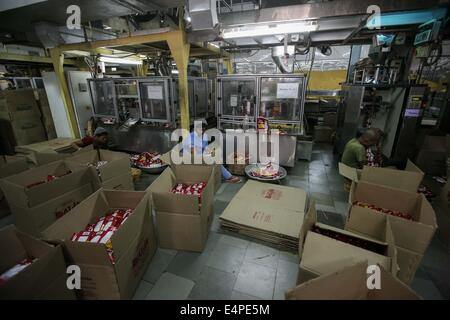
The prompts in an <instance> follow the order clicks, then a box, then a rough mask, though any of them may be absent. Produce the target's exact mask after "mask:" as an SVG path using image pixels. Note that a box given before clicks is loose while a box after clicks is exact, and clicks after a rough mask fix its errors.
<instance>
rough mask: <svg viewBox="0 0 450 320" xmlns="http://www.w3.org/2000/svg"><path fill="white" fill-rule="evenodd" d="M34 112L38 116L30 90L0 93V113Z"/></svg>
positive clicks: (37, 109) (32, 93)
mask: <svg viewBox="0 0 450 320" xmlns="http://www.w3.org/2000/svg"><path fill="white" fill-rule="evenodd" d="M26 111H34V112H35V113H36V114H37V116H38V117H39V116H40V113H39V108H38V106H37V103H36V99H35V97H34V92H33V90H32V89H20V90H3V91H0V112H8V113H11V114H12V113H20V112H26Z"/></svg>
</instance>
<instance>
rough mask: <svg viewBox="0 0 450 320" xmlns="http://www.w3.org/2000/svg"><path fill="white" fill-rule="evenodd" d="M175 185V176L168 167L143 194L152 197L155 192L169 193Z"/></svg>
mask: <svg viewBox="0 0 450 320" xmlns="http://www.w3.org/2000/svg"><path fill="white" fill-rule="evenodd" d="M174 183H175V176H174V174H173V171H172V169H171V168H170V167H168V168H166V169H164V171H163V172H162V173H161V174H160V175H159V176H158V178H156V179H155V181H153V183H152V184H151V185H150V186H149V187H148V188H147V189H145V192H147V193H149V194H150V196H152V194H153V192H155V191H170V189H171V188H172V187H173V185H174Z"/></svg>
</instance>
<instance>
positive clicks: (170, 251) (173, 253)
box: [158, 248, 178, 256]
mask: <svg viewBox="0 0 450 320" xmlns="http://www.w3.org/2000/svg"><path fill="white" fill-rule="evenodd" d="M158 250H159V251H161V252H163V253H167V254H170V255H172V256H174V255H176V254H177V252H178V251H177V250H174V249H163V248H158Z"/></svg>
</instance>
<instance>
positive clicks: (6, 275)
mask: <svg viewBox="0 0 450 320" xmlns="http://www.w3.org/2000/svg"><path fill="white" fill-rule="evenodd" d="M35 260H36V259H30V258H26V259H23V260H22V261H20V262H19V263H18V264H16V265H15V266H14V267H12V268H10V269H8V270H6V271H5V272H3V273H2V274H0V285H2V284H3V283H6V281H8V280H9V279H11V278H12V277H14V276H15V275H17V274H18V273H20V272H21V271H22V270H23V269H25V268H26V267H28V266H29V265H30V264H32V263H33V262H34V261H35Z"/></svg>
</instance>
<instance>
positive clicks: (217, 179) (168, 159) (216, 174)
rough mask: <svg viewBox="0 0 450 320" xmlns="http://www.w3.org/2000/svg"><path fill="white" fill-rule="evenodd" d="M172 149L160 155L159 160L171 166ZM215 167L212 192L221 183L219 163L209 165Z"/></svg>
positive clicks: (217, 188)
mask: <svg viewBox="0 0 450 320" xmlns="http://www.w3.org/2000/svg"><path fill="white" fill-rule="evenodd" d="M171 152H172V150H171V151H168V152H166V153H164V154H163V155H161V161H162V162H163V163H165V164H167V165H169V166H171V165H172V164H173V163H172V160H171V159H172V158H171V156H170V154H171ZM191 163H194V160H193V158H192V161H191ZM196 165H198V166H210V165H208V164H196ZM211 166H213V167H214V168H215V172H214V193H216V192H217V190H219V188H220V186H221V185H222V170H221V168H220V166H221V165H220V164H215V165H211Z"/></svg>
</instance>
